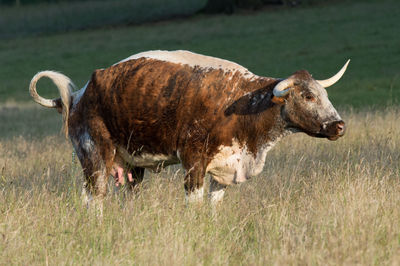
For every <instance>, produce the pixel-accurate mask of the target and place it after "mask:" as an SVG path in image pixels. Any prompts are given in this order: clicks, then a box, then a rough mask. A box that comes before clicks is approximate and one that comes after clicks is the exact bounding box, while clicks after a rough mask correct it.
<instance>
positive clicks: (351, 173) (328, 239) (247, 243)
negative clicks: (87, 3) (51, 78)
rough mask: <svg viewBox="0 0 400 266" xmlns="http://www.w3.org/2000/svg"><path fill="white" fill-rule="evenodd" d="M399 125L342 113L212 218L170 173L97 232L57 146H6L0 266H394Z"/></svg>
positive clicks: (292, 147)
mask: <svg viewBox="0 0 400 266" xmlns="http://www.w3.org/2000/svg"><path fill="white" fill-rule="evenodd" d="M32 110H33V111H32V112H33V113H34V112H38V111H37V110H36V109H32ZM399 115H400V109H398V108H392V109H388V110H386V111H379V112H374V111H369V112H361V113H352V112H348V113H347V114H346V113H345V114H344V115H343V117H344V118H345V120H346V121H347V122H348V132H347V135H346V136H345V137H344V138H343V139H340V140H339V141H336V142H329V141H327V140H320V139H313V138H310V137H308V136H305V135H293V136H290V137H287V138H286V139H284V140H283V141H282V142H281V143H280V144H278V145H277V147H276V148H274V149H273V150H272V151H271V152H270V153H269V154H268V159H267V163H266V166H265V169H264V172H263V173H262V174H261V175H260V176H258V177H256V178H254V179H252V180H250V181H249V182H247V183H245V184H243V185H240V186H233V187H231V188H229V189H228V191H227V193H226V194H225V202H224V204H223V206H222V207H221V208H220V209H219V210H218V212H217V214H216V215H215V216H213V215H212V214H211V211H210V208H209V206H207V204H206V205H204V206H200V207H191V208H187V207H186V206H185V204H184V193H183V180H182V179H183V176H182V171H179V168H177V167H175V168H168V169H166V170H165V171H163V172H162V173H160V174H147V176H146V181H145V182H144V184H143V187H142V190H141V192H140V193H139V194H137V195H136V196H131V195H126V193H124V192H123V191H122V192H121V191H120V192H119V193H110V196H109V198H107V200H106V203H105V210H104V220H103V222H102V223H99V222H98V221H96V220H95V219H90V217H88V215H87V212H86V210H85V208H83V206H82V205H81V201H80V190H81V189H80V186H81V175H80V172H79V167H77V168H76V169H75V168H74V166H73V165H72V163H71V146H70V144H69V143H68V142H67V141H65V140H64V139H62V137H59V136H47V137H44V138H43V139H40V138H27V137H16V138H11V139H10V138H4V139H3V140H2V141H1V142H0V167H1V168H0V170H1V172H0V175H1V176H0V264H2V265H5V264H11V263H12V264H22V265H29V264H50V265H64V264H96V265H98V264H123V265H131V264H152V265H154V264H156V265H157V264H167V265H172V264H175V265H180V264H185V265H197V264H205V265H215V264H233V265H236V264H250V265H268V264H278V265H287V264H292V265H303V264H319V265H338V264H346V265H349V264H362V265H371V264H378V265H382V264H384V265H385V264H399V263H400V210H399V206H400V194H399V191H400V180H399V159H400V158H399V154H400V153H399V151H400V135H399V132H400V123H399V119H398V117H399ZM60 119H61V118H60ZM25 131H29V129H25Z"/></svg>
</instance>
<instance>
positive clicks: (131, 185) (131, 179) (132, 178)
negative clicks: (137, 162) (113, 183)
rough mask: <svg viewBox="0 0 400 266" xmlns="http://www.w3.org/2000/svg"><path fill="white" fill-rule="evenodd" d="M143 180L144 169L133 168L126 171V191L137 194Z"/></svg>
mask: <svg viewBox="0 0 400 266" xmlns="http://www.w3.org/2000/svg"><path fill="white" fill-rule="evenodd" d="M143 178H144V168H142V167H134V168H132V169H130V170H129V171H128V184H127V185H128V186H127V187H128V190H129V191H132V192H137V191H138V187H139V185H140V184H141V183H142V181H143Z"/></svg>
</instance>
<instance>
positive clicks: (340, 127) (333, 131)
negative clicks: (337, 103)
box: [321, 120, 346, 140]
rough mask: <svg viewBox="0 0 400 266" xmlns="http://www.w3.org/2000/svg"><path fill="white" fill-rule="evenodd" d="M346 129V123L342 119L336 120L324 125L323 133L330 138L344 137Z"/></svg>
mask: <svg viewBox="0 0 400 266" xmlns="http://www.w3.org/2000/svg"><path fill="white" fill-rule="evenodd" d="M345 131H346V125H345V123H344V122H343V121H342V120H340V121H334V122H330V123H327V124H324V125H323V126H322V130H321V134H322V135H325V137H326V138H328V139H329V140H337V139H338V138H340V137H342V136H343V135H344V133H345Z"/></svg>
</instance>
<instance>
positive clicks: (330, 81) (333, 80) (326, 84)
mask: <svg viewBox="0 0 400 266" xmlns="http://www.w3.org/2000/svg"><path fill="white" fill-rule="evenodd" d="M349 63H350V59H349V60H347V62H346V64H344V66H343V67H342V69H341V70H340V71H339V72H338V73H337V74H336V75H334V76H333V77H331V78H329V79H325V80H317V82H318V83H319V84H320V85H321V86H322V87H324V88H327V87H329V86H332V85H333V84H335V83H336V82H337V81H338V80H339V79H340V78H341V77H342V76H343V74H344V72H345V71H346V68H347V65H348V64H349Z"/></svg>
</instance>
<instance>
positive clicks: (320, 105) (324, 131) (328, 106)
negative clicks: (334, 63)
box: [272, 60, 350, 140]
mask: <svg viewBox="0 0 400 266" xmlns="http://www.w3.org/2000/svg"><path fill="white" fill-rule="evenodd" d="M349 61H350V60H349ZM349 61H347V63H346V64H345V65H344V66H343V68H342V69H341V70H340V71H339V72H338V73H337V74H336V75H334V76H333V77H331V78H329V79H327V80H315V79H313V78H312V76H311V75H310V74H309V73H308V72H307V71H305V70H301V71H297V72H296V73H294V74H293V75H292V76H290V77H289V78H287V79H285V80H282V81H281V82H279V83H278V84H277V85H276V86H275V88H274V91H273V94H274V96H273V99H272V101H273V102H275V103H280V104H284V106H283V108H282V110H283V117H284V119H285V121H286V122H287V124H288V127H289V128H291V129H294V130H296V131H301V132H305V133H307V134H308V135H310V136H313V137H321V138H328V139H329V140H337V139H338V138H339V137H341V136H343V135H344V133H345V123H344V122H343V120H342V119H341V117H340V116H339V114H338V112H337V111H336V110H335V108H334V107H333V105H332V103H331V102H330V101H329V99H328V94H327V92H326V90H325V88H326V87H329V86H331V85H333V84H334V83H336V82H337V81H338V80H339V79H340V78H341V77H342V75H343V74H344V72H345V71H346V68H347V65H348V63H349Z"/></svg>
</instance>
